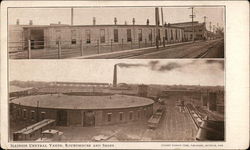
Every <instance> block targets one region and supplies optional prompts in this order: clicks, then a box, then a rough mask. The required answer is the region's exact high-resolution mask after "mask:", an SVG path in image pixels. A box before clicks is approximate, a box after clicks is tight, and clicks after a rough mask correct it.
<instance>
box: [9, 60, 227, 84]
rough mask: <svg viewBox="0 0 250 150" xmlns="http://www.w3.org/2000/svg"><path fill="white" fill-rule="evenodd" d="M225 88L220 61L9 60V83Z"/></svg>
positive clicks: (222, 65)
mask: <svg viewBox="0 0 250 150" xmlns="http://www.w3.org/2000/svg"><path fill="white" fill-rule="evenodd" d="M115 64H118V67H117V68H118V69H117V70H118V74H117V76H118V83H128V84H165V85H180V84H181V85H208V86H217V85H222V86H223V85H224V61H223V60H189V59H183V60H181V61H180V60H175V59H167V60H166V59H164V60H142V59H139V60H132V59H131V60H104V59H103V60H94V61H93V60H91V59H87V60H64V61H60V60H48V61H44V60H29V61H25V60H10V71H9V72H10V81H13V80H21V81H53V82H55V81H65V82H96V83H112V82H113V70H114V65H115Z"/></svg>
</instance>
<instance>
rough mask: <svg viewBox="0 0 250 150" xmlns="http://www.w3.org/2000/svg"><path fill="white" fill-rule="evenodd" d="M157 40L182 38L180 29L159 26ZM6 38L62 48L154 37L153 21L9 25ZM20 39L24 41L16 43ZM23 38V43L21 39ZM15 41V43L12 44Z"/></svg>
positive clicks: (147, 40) (35, 46) (22, 45)
mask: <svg viewBox="0 0 250 150" xmlns="http://www.w3.org/2000/svg"><path fill="white" fill-rule="evenodd" d="M158 30H159V31H160V41H161V42H160V43H162V42H163V39H165V42H166V43H177V42H182V41H183V40H184V30H183V29H182V28H181V27H174V26H163V27H162V26H160V27H159V29H158ZM8 37H9V39H8V41H9V43H11V45H9V48H10V49H11V47H20V48H26V47H27V41H28V40H31V48H32V49H43V48H56V47H57V46H58V42H59V41H61V47H62V48H74V47H79V46H80V45H81V44H84V45H88V46H93V45H97V44H98V43H99V44H100V45H107V44H110V43H113V44H131V43H139V42H141V43H154V42H155V40H156V28H155V25H149V22H147V24H146V25H136V24H134V23H133V24H132V25H128V24H124V25H120V24H119V25H118V24H116V23H115V24H114V25H96V24H95V23H94V22H93V25H66V24H60V23H58V24H50V25H33V23H32V24H29V25H19V24H16V25H9V26H8ZM21 41H23V42H24V43H17V42H21ZM25 42H26V43H25ZM16 44H19V46H18V45H16Z"/></svg>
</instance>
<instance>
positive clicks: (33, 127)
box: [15, 119, 55, 134]
mask: <svg viewBox="0 0 250 150" xmlns="http://www.w3.org/2000/svg"><path fill="white" fill-rule="evenodd" d="M53 122H55V120H53V119H44V120H42V121H40V122H37V123H35V124H32V125H30V126H28V127H25V128H23V129H21V130H19V131H16V132H15V133H21V134H30V133H32V132H33V131H36V130H38V129H41V128H42V127H45V126H47V125H48V124H51V123H53Z"/></svg>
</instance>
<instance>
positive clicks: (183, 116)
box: [12, 99, 198, 141]
mask: <svg viewBox="0 0 250 150" xmlns="http://www.w3.org/2000/svg"><path fill="white" fill-rule="evenodd" d="M159 105H160V104H158V103H157V104H154V111H156V109H157V108H158V107H159ZM163 106H164V107H165V112H164V114H163V117H162V118H161V121H160V123H159V126H158V127H157V128H156V129H151V128H149V127H148V126H147V120H144V121H136V122H130V123H126V124H116V125H106V126H96V127H73V126H71V127H59V126H57V127H56V128H55V129H57V130H59V131H62V132H63V133H64V134H63V136H62V138H61V139H60V140H61V141H99V140H101V141H102V140H103V141H194V140H195V137H196V134H197V131H198V128H197V127H196V124H195V122H194V121H193V120H192V117H191V115H190V112H189V111H188V110H187V109H186V108H185V107H181V106H178V103H177V100H176V99H168V100H164V104H163ZM21 126H25V124H23V125H22V124H16V125H15V127H12V131H14V130H16V129H17V128H20V127H21ZM14 128H16V129H14Z"/></svg>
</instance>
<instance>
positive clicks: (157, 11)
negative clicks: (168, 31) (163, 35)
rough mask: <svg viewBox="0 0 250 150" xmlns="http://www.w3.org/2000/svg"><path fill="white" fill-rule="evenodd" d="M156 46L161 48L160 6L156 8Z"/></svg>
mask: <svg viewBox="0 0 250 150" xmlns="http://www.w3.org/2000/svg"><path fill="white" fill-rule="evenodd" d="M155 29H156V42H155V44H156V48H157V49H159V8H158V7H156V8H155Z"/></svg>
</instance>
